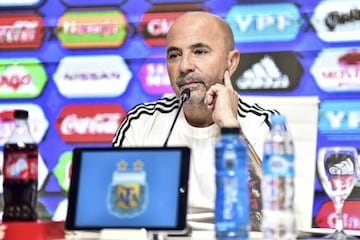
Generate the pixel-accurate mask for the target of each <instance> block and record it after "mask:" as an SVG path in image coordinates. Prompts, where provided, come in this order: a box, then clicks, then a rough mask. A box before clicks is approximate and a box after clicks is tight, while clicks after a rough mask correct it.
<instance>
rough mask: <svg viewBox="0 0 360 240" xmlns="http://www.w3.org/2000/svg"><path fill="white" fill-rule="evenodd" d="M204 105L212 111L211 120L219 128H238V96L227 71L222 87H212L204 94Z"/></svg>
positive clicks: (218, 84) (216, 85)
mask: <svg viewBox="0 0 360 240" xmlns="http://www.w3.org/2000/svg"><path fill="white" fill-rule="evenodd" d="M204 103H205V105H206V106H207V108H208V109H209V110H211V111H212V118H213V120H214V122H215V123H216V124H217V125H218V126H219V127H240V125H239V122H238V120H237V106H238V95H237V93H236V91H235V90H234V88H233V86H232V84H231V79H230V73H229V71H228V70H226V71H225V73H224V85H222V84H220V83H217V84H215V85H212V86H211V87H210V88H209V90H208V91H207V92H206V96H205V100H204Z"/></svg>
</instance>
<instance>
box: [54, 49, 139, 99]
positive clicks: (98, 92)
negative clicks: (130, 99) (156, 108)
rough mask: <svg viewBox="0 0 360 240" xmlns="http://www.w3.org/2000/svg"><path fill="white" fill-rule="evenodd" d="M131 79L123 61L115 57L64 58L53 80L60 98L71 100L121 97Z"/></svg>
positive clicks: (130, 74)
mask: <svg viewBox="0 0 360 240" xmlns="http://www.w3.org/2000/svg"><path fill="white" fill-rule="evenodd" d="M131 77H132V73H131V72H130V70H129V68H128V66H127V65H126V63H125V61H124V59H123V58H122V57H120V56H116V55H107V56H106V55H98V56H90V55H89V56H69V57H65V58H63V59H62V60H61V61H60V64H59V67H58V69H57V70H56V73H55V74H54V76H53V78H54V80H55V83H56V85H57V87H58V89H59V91H60V92H61V94H62V95H64V96H66V97H69V98H77V97H116V96H120V95H121V94H123V93H124V91H125V90H126V88H127V86H128V84H129V81H130V79H131Z"/></svg>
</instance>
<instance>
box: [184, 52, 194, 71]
mask: <svg viewBox="0 0 360 240" xmlns="http://www.w3.org/2000/svg"><path fill="white" fill-rule="evenodd" d="M180 70H181V72H183V73H188V72H193V71H194V70H195V63H194V59H193V57H192V56H191V54H184V55H183V56H182V58H181V62H180Z"/></svg>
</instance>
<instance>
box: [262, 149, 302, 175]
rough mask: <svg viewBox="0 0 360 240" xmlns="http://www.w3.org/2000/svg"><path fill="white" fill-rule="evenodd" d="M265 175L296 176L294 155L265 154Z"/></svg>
mask: <svg viewBox="0 0 360 240" xmlns="http://www.w3.org/2000/svg"><path fill="white" fill-rule="evenodd" d="M263 174H264V175H272V176H283V177H287V176H294V174H295V171H294V155H293V154H265V156H264V159H263Z"/></svg>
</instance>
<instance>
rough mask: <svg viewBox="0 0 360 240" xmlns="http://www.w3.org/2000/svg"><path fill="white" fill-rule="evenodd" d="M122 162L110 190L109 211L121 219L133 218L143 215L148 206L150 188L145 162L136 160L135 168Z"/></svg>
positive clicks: (114, 175)
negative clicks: (144, 168)
mask: <svg viewBox="0 0 360 240" xmlns="http://www.w3.org/2000/svg"><path fill="white" fill-rule="evenodd" d="M127 165H128V162H126V161H124V160H121V161H120V162H119V163H118V165H117V168H116V169H115V170H114V172H113V176H112V182H111V183H110V184H109V190H108V198H107V199H108V202H107V206H108V210H109V212H110V213H111V214H112V215H115V216H116V217H120V218H124V217H126V218H132V217H136V216H138V215H139V214H141V213H143V212H144V211H145V209H146V206H147V199H148V196H147V195H148V187H147V183H146V172H145V171H144V170H143V162H142V161H140V160H136V161H135V162H134V163H133V168H128V166H127Z"/></svg>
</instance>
